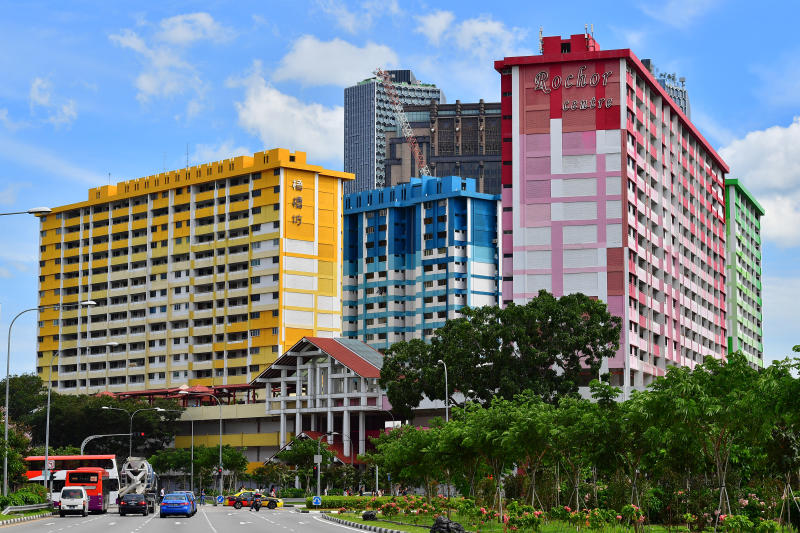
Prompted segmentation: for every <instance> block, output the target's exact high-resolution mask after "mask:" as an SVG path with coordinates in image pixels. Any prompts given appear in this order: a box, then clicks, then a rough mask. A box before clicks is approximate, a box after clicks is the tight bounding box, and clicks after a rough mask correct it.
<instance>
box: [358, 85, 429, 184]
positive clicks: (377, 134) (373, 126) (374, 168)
mask: <svg viewBox="0 0 800 533" xmlns="http://www.w3.org/2000/svg"><path fill="white" fill-rule="evenodd" d="M389 73H390V74H391V75H392V77H393V79H394V84H395V87H396V89H397V94H398V96H399V97H400V100H401V102H402V103H403V104H427V103H429V102H430V101H431V100H435V101H437V102H444V94H443V93H442V92H441V91H440V90H439V89H438V88H437V87H436V86H435V85H431V84H425V83H420V82H418V81H417V79H416V77H414V74H413V73H412V72H411V71H410V70H390V71H389ZM396 123H397V121H396V120H395V115H394V110H393V109H392V105H391V103H390V102H389V97H388V96H387V95H386V91H384V88H383V84H382V83H381V82H380V80H379V79H378V78H369V79H366V80H364V81H362V82H360V83H358V84H356V85H354V86H352V87H347V88H345V90H344V170H345V172H350V173H353V174H355V176H356V178H355V180H353V181H351V182H348V183H346V184H345V188H344V192H345V193H352V192H357V191H365V190H369V189H374V188H376V187H383V186H385V184H386V176H385V164H384V157H385V154H386V130H387V129H393V128H395V127H396Z"/></svg>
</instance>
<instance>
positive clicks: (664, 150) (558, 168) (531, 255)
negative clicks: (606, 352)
mask: <svg viewBox="0 0 800 533" xmlns="http://www.w3.org/2000/svg"><path fill="white" fill-rule="evenodd" d="M495 69H496V70H497V71H498V72H499V73H500V74H501V87H502V100H501V103H502V104H501V105H502V141H503V142H502V159H503V167H502V205H503V217H502V225H503V238H502V252H503V265H502V267H503V283H502V298H503V302H504V303H505V304H508V303H510V302H515V303H524V302H526V301H528V300H529V299H530V298H533V297H535V296H536V295H537V294H538V291H539V290H540V289H546V290H548V291H550V292H552V293H553V294H555V295H556V296H560V295H563V294H569V293H573V292H582V293H584V294H587V295H589V296H594V297H597V298H599V299H601V300H603V301H605V302H606V303H607V304H608V307H609V310H610V311H611V312H612V313H614V314H616V315H618V316H621V317H622V318H623V333H622V338H621V343H620V346H621V347H620V350H619V352H618V353H617V355H616V357H614V358H613V359H611V360H610V361H608V371H609V373H610V374H611V383H612V384H614V385H617V386H622V387H624V388H625V390H626V391H627V390H628V388H629V387H630V386H633V387H643V386H646V385H647V384H649V383H650V382H651V381H652V379H653V378H654V377H655V376H660V375H663V374H664V373H665V371H666V368H667V367H668V366H671V365H687V366H693V365H695V364H696V363H698V362H702V360H703V357H705V356H709V355H710V356H713V357H719V358H723V357H725V355H726V353H727V349H726V342H727V339H726V331H725V211H724V205H725V200H724V183H725V181H724V180H725V173H727V172H728V167H727V166H726V164H725V162H724V161H723V160H722V158H720V156H719V155H718V154H717V153H716V152H715V151H714V149H713V148H712V147H711V145H710V144H709V143H708V142H707V141H706V140H705V139H704V138H703V136H702V135H701V134H700V132H699V131H698V130H697V128H696V127H695V126H694V125H693V124H692V123H691V121H690V120H689V119H688V118H687V117H686V116H685V115H684V114H683V113H682V112H681V111H680V108H679V107H678V106H677V105H676V104H675V102H673V101H672V100H671V99H670V97H669V95H668V94H667V93H666V92H665V90H664V89H663V88H662V87H661V85H659V83H658V82H657V81H656V79H655V78H654V77H653V76H652V74H651V73H650V72H649V71H648V69H646V68H645V67H644V66H643V65H642V63H641V62H640V61H639V59H638V58H637V57H636V56H635V55H634V54H633V53H632V52H631V51H630V50H628V49H624V50H606V51H601V50H600V47H599V46H598V45H597V42H596V41H595V40H594V39H593V37H592V36H591V35H589V34H581V35H573V36H571V37H570V38H569V39H561V38H560V37H545V38H544V39H542V54H541V55H538V56H526V57H507V58H505V59H503V60H502V61H497V62H495Z"/></svg>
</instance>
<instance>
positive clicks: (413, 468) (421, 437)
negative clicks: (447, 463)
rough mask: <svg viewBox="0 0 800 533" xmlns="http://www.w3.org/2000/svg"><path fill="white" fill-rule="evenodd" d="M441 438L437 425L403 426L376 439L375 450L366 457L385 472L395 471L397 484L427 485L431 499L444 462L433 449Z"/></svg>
mask: <svg viewBox="0 0 800 533" xmlns="http://www.w3.org/2000/svg"><path fill="white" fill-rule="evenodd" d="M437 440H438V432H437V431H436V429H435V428H432V429H426V428H418V427H414V426H402V427H400V428H397V429H395V430H393V431H392V432H391V433H388V434H381V435H380V436H379V437H378V438H377V439H372V442H373V443H374V444H375V451H374V452H372V453H368V454H366V457H367V459H368V461H369V462H370V463H372V464H377V465H378V466H379V467H380V469H381V471H382V472H384V473H388V474H391V476H392V480H393V481H395V482H396V483H400V484H401V485H407V486H411V487H415V486H423V487H424V488H425V494H426V496H427V497H428V498H429V499H430V492H431V487H432V486H433V484H434V482H435V481H437V480H438V479H439V478H440V475H441V463H440V462H439V461H438V458H437V456H436V453H434V452H433V450H435V448H436V442H437Z"/></svg>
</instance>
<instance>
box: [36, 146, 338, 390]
mask: <svg viewBox="0 0 800 533" xmlns="http://www.w3.org/2000/svg"><path fill="white" fill-rule="evenodd" d="M350 179H352V175H351V174H347V173H344V172H338V171H332V170H326V169H323V168H322V167H319V166H315V165H310V164H308V163H307V162H306V154H305V153H303V152H295V153H290V152H289V151H288V150H284V149H275V150H270V151H266V152H258V153H256V154H254V155H253V156H252V157H249V156H244V157H236V158H234V159H230V160H224V161H219V162H215V163H208V164H203V165H199V166H195V167H189V168H185V169H181V170H176V171H172V172H166V173H163V174H158V175H154V176H149V177H146V178H140V179H134V180H130V181H125V182H120V183H118V184H117V185H108V186H102V187H98V188H95V189H90V190H89V198H88V200H87V201H85V202H80V203H75V204H70V205H65V206H61V207H58V208H55V209H53V212H52V213H51V214H49V215H47V216H43V217H41V219H40V220H41V237H40V247H41V256H40V272H39V274H40V277H39V305H41V306H45V307H48V309H45V310H43V311H42V312H41V314H40V318H39V319H40V322H39V330H38V354H37V372H38V373H39V375H40V376H42V377H43V378H44V379H48V378H49V377H50V368H49V363H50V361H51V358H52V356H53V355H54V354H55V353H57V354H58V356H57V358H55V360H54V363H53V368H52V379H53V383H54V386H55V387H56V389H57V390H58V391H59V392H65V393H91V392H98V391H104V390H109V391H111V392H122V391H130V390H142V389H158V388H164V387H174V386H176V385H181V384H186V385H236V384H246V383H248V382H250V381H251V380H252V379H254V378H255V377H256V376H257V375H258V374H259V373H260V372H261V371H262V370H263V369H264V368H266V366H267V365H269V364H270V363H271V362H273V361H274V360H275V359H276V358H277V357H278V355H280V354H281V353H282V352H283V350H284V349H285V348H286V347H288V346H292V345H293V344H294V343H296V342H297V341H298V340H299V339H300V338H302V337H303V336H306V335H316V336H323V337H324V336H331V337H332V336H336V335H338V334H339V332H340V330H341V268H342V255H341V253H342V250H341V246H342V243H341V240H340V236H341V232H342V226H341V223H342V211H341V197H342V182H343V181H347V180H350ZM86 300H91V301H93V302H94V303H95V304H96V305H94V306H91V307H85V308H82V309H74V308H73V309H66V308H59V307H58V306H59V305H64V304H75V303H78V302H82V301H86Z"/></svg>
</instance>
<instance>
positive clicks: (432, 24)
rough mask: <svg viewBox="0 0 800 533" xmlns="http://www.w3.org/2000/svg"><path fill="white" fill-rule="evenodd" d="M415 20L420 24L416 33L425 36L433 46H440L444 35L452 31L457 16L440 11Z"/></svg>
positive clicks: (450, 12)
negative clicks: (451, 27)
mask: <svg viewBox="0 0 800 533" xmlns="http://www.w3.org/2000/svg"><path fill="white" fill-rule="evenodd" d="M415 18H416V19H417V21H418V22H419V28H417V29H415V30H414V31H415V32H416V33H421V34H422V35H424V36H425V37H426V38H427V39H428V42H429V43H431V44H432V45H434V46H439V42H440V41H441V39H442V35H443V34H444V33H445V32H446V31H447V30H449V29H450V26H452V24H453V21H454V20H455V18H456V16H455V15H454V14H453V12H452V11H441V10H440V11H434V12H433V13H429V14H427V15H422V16H419V17H415Z"/></svg>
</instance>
